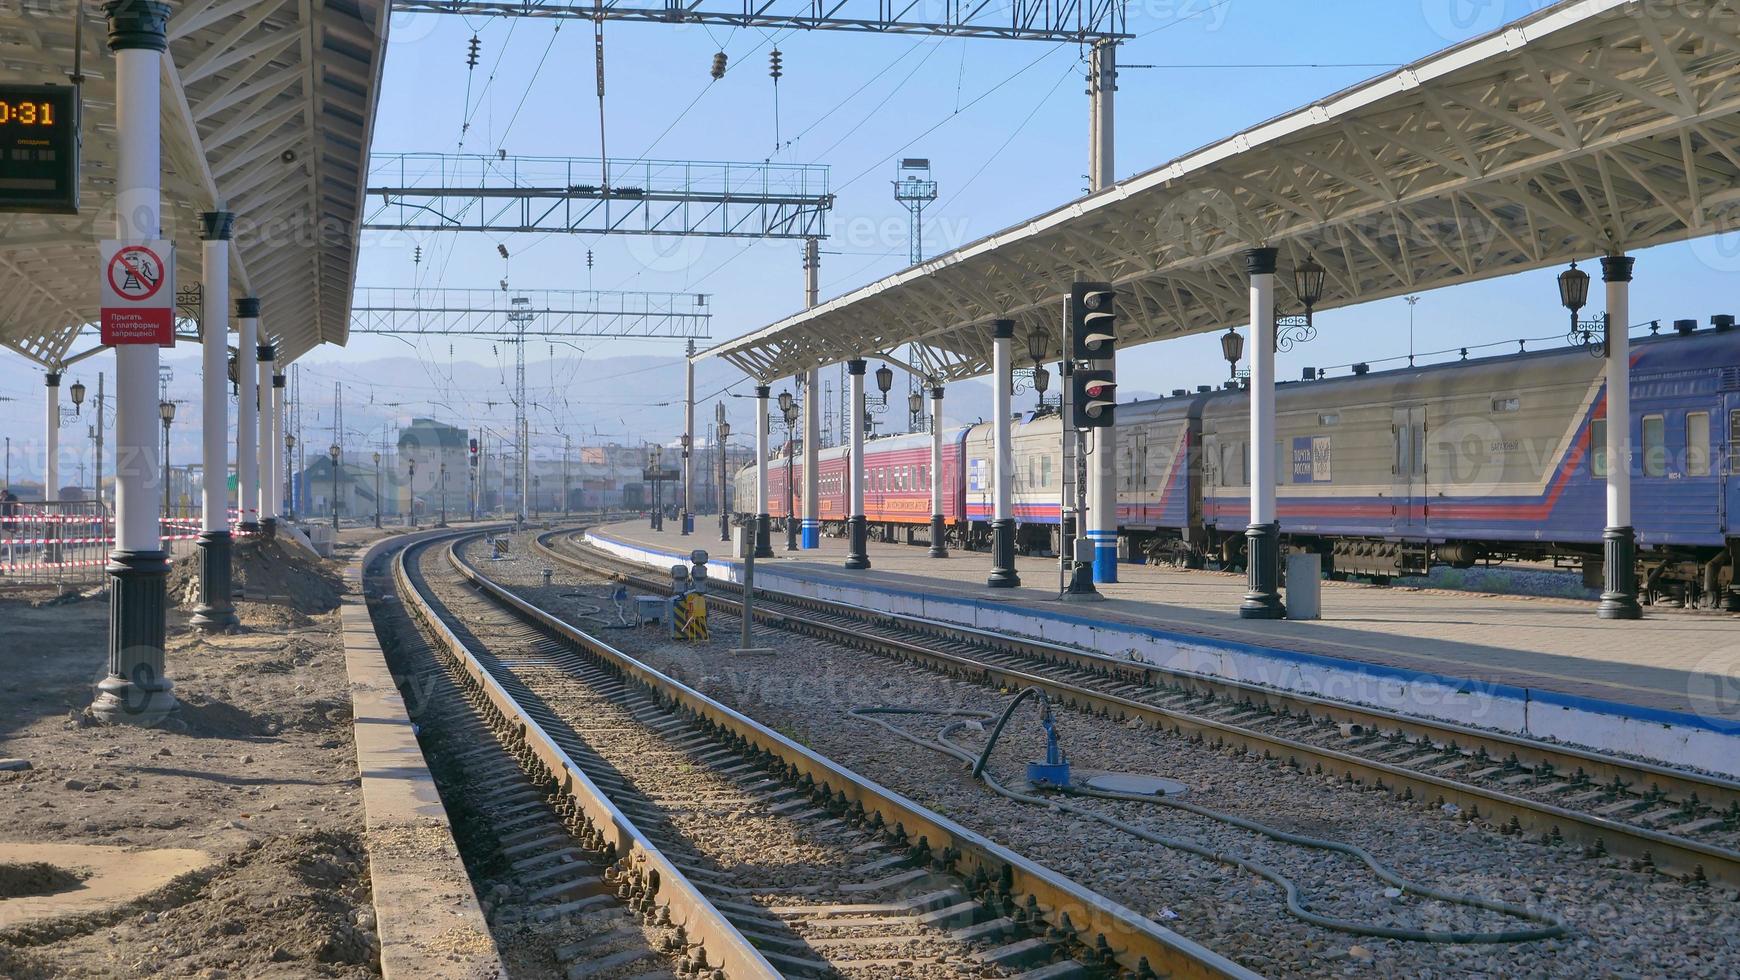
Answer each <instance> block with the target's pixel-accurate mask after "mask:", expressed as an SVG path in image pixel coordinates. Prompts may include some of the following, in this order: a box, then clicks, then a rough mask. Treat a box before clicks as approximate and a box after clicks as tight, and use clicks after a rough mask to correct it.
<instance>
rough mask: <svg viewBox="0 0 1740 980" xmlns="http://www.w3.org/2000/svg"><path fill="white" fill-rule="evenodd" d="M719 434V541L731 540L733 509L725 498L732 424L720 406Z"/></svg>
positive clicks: (722, 406)
mask: <svg viewBox="0 0 1740 980" xmlns="http://www.w3.org/2000/svg"><path fill="white" fill-rule="evenodd" d="M715 428H716V429H717V431H718V433H719V540H721V541H729V540H731V508H730V506H729V504H730V501H729V500H727V499H726V496H725V491H726V487H725V470H726V457H727V456H729V455H730V453H728V452H726V451H725V446H726V442H725V440H727V439H729V438H731V423H730V422H727V421H725V406H724V405H723V404H721V405H720V406H719V424H718V425H717V426H715Z"/></svg>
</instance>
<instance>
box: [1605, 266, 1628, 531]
mask: <svg viewBox="0 0 1740 980" xmlns="http://www.w3.org/2000/svg"><path fill="white" fill-rule="evenodd" d="M1616 258H1617V259H1619V261H1614V259H1616ZM1631 262H1632V260H1631V259H1630V258H1628V257H1625V256H1617V257H1616V256H1609V257H1608V258H1606V259H1603V260H1602V263H1601V269H1602V279H1603V280H1605V285H1606V286H1607V317H1608V323H1609V324H1610V329H1609V331H1608V336H1609V338H1610V341H1609V342H1610V346H1609V347H1608V350H1607V526H1608V527H1630V526H1631V462H1632V461H1631V338H1630V337H1629V336H1628V332H1627V330H1626V325H1627V324H1628V323H1630V322H1631Z"/></svg>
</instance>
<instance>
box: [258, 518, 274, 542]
mask: <svg viewBox="0 0 1740 980" xmlns="http://www.w3.org/2000/svg"><path fill="white" fill-rule="evenodd" d="M277 534H278V520H277V518H273V517H268V518H266V519H265V520H263V521H261V522H260V537H261V538H262V539H264V540H266V541H270V540H272V538H273V537H275V536H276V535H277Z"/></svg>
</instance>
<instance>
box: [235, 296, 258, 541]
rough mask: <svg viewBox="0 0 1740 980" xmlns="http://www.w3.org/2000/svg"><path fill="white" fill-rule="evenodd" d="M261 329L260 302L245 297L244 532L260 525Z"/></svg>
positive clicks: (240, 497)
mask: <svg viewBox="0 0 1740 980" xmlns="http://www.w3.org/2000/svg"><path fill="white" fill-rule="evenodd" d="M259 329H260V301H259V300H258V299H255V298H254V297H252V296H244V297H242V298H241V299H240V300H238V301H237V302H236V388H237V393H236V510H238V511H239V512H240V513H238V514H237V515H236V520H238V521H240V522H241V526H242V528H243V529H244V530H248V531H253V530H257V529H258V528H259V525H260V510H259V506H260V503H259V502H260V447H259V446H258V444H257V443H258V440H259V429H258V426H259V420H258V417H257V416H258V414H259V412H258V405H259V403H258V402H257V401H256V398H257V396H258V393H257V391H256V390H255V376H256V369H255V366H254V361H255V358H256V356H257V355H258V348H257V347H256V341H257V337H258V334H259Z"/></svg>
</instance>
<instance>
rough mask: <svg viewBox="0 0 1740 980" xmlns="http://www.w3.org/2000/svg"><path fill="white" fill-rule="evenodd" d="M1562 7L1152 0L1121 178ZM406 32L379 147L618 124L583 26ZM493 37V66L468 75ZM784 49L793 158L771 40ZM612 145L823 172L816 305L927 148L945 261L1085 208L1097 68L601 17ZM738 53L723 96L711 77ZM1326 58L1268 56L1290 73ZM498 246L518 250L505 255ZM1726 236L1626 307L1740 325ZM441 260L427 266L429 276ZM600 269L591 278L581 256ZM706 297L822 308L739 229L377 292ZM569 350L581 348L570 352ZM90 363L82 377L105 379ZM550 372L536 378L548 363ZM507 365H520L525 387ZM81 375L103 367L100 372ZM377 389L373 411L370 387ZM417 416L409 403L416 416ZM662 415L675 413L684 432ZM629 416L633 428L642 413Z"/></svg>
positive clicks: (1510, 305)
mask: <svg viewBox="0 0 1740 980" xmlns="http://www.w3.org/2000/svg"><path fill="white" fill-rule="evenodd" d="M1541 6H1544V4H1543V3H1541V2H1539V0H1527V2H1519V0H1508V2H1506V0H1321V2H1316V3H1301V2H1297V0H1224V2H1217V0H1136V2H1133V3H1132V6H1131V16H1130V29H1131V31H1132V32H1133V33H1136V34H1138V35H1140V36H1139V37H1138V38H1137V39H1136V40H1134V41H1131V42H1130V43H1128V44H1127V45H1125V46H1124V47H1123V48H1122V49H1121V50H1120V55H1119V58H1120V61H1121V63H1122V64H1123V65H1125V66H1132V65H1155V66H1158V67H1154V68H1135V67H1126V68H1125V69H1124V70H1123V71H1122V73H1121V76H1120V79H1119V85H1120V88H1119V92H1118V119H1117V153H1116V164H1117V166H1116V170H1117V174H1118V176H1119V177H1127V176H1129V175H1131V174H1134V173H1137V172H1140V171H1143V170H1147V169H1149V168H1152V167H1154V166H1156V165H1159V164H1161V163H1164V162H1165V161H1167V160H1169V159H1171V158H1173V157H1175V156H1178V155H1180V154H1182V153H1185V152H1187V151H1189V150H1191V149H1193V148H1196V147H1198V146H1201V145H1203V144H1205V143H1208V142H1210V141H1213V140H1215V139H1218V138H1221V137H1224V136H1227V135H1230V134H1231V133H1234V132H1236V131H1238V130H1240V129H1243V128H1245V127H1247V126H1249V125H1251V124H1253V123H1256V122H1260V121H1262V120H1264V119H1266V118H1269V117H1271V116H1274V115H1277V114H1280V113H1283V112H1286V111H1288V110H1290V109H1293V108H1296V107H1297V106H1299V105H1301V104H1304V103H1306V102H1309V101H1311V100H1313V99H1315V98H1319V97H1321V96H1324V95H1327V94H1330V93H1332V92H1334V91H1336V90H1338V89H1340V88H1343V87H1345V86H1347V85H1349V84H1352V83H1354V82H1357V81H1359V80H1361V79H1364V78H1367V77H1370V76H1372V75H1375V74H1381V73H1383V72H1384V71H1385V70H1386V67H1387V66H1391V65H1397V64H1401V63H1405V62H1407V61H1411V60H1413V59H1416V58H1420V57H1422V56H1425V55H1428V54H1431V53H1432V52H1434V51H1437V50H1439V49H1442V48H1444V47H1446V46H1448V45H1450V44H1453V43H1455V42H1457V41H1461V40H1464V39H1466V38H1468V37H1471V36H1475V35H1478V34H1481V33H1484V32H1486V31H1488V30H1490V29H1492V28H1494V27H1497V26H1499V25H1500V24H1502V23H1503V22H1505V21H1508V20H1512V19H1515V18H1517V17H1521V16H1524V15H1526V14H1528V13H1530V12H1532V11H1534V10H1536V9H1539V8H1540V7H1541ZM557 23H558V22H554V21H540V20H511V19H488V18H484V19H473V20H469V21H462V20H460V19H457V18H441V17H435V16H432V15H419V16H404V15H400V16H398V17H396V18H395V22H394V25H393V40H392V45H391V48H390V51H389V55H388V59H387V69H386V80H385V87H384V92H383V97H382V101H381V106H380V116H379V121H378V123H377V128H376V132H375V144H374V146H375V151H376V152H377V153H378V154H386V153H393V152H402V151H445V152H452V151H455V150H458V149H460V147H461V140H462V127H463V125H464V123H465V121H466V120H467V119H469V120H470V126H469V128H468V129H465V131H464V133H463V149H464V150H465V151H466V152H478V153H494V152H496V151H497V150H505V151H507V152H508V153H511V154H526V155H538V154H548V155H573V156H596V155H597V154H598V151H599V146H598V142H599V132H598V129H599V123H598V115H597V101H596V97H595V89H594V81H593V76H594V61H593V53H592V25H591V24H590V23H587V22H580V21H569V22H565V23H562V24H561V26H560V29H559V31H558V29H557ZM473 31H475V32H476V34H477V36H478V38H479V40H480V42H481V60H480V64H479V66H478V68H477V69H476V70H475V71H468V70H467V69H466V66H465V50H466V42H467V39H468V38H470V37H471V36H472V33H473ZM774 46H777V47H778V49H779V50H780V52H781V54H782V56H783V60H784V70H785V74H784V77H783V78H782V79H781V80H780V82H779V91H778V131H779V134H780V137H781V140H782V141H781V142H780V143H779V144H778V145H776V143H775V135H774V134H775V109H774V84H773V82H772V80H771V79H770V78H769V77H768V72H767V57H768V52H769V50H770V49H771V48H772V47H774ZM605 50H606V72H607V98H606V108H605V111H606V134H607V140H608V148H609V151H610V155H611V156H612V158H620V157H625V156H626V157H630V158H640V157H648V158H657V159H677V160H682V159H693V160H729V161H760V160H764V159H771V160H774V161H776V162H782V163H787V162H789V163H817V164H825V165H827V166H829V167H830V168H831V183H832V187H833V189H834V191H835V192H836V193H837V194H838V203H837V205H836V207H835V210H834V212H833V215H832V217H831V220H830V230H831V232H832V237H830V238H829V239H828V240H827V241H825V242H824V243H823V256H822V277H821V281H822V294H823V296H824V298H825V297H828V296H833V295H837V294H839V293H842V292H845V291H848V290H850V289H851V288H854V287H856V286H859V285H862V284H864V283H866V282H869V281H871V280H873V279H875V278H878V277H880V276H883V275H886V274H888V273H891V272H894V271H897V270H899V269H901V268H904V267H905V266H906V264H907V259H906V231H905V219H906V215H905V211H904V210H903V209H902V208H901V207H900V206H899V205H898V204H897V203H896V202H895V201H894V200H893V196H892V189H891V186H890V181H891V180H892V179H893V177H894V167H895V162H896V160H898V158H900V157H902V156H923V157H928V158H929V159H930V160H931V162H932V166H933V176H934V178H935V179H936V180H937V181H938V183H939V184H940V197H939V200H938V201H937V202H936V203H935V204H934V205H933V206H932V207H931V209H930V210H929V211H928V212H927V216H926V217H927V229H928V235H927V242H926V251H927V254H935V253H936V252H938V251H941V250H944V249H946V248H948V247H950V246H954V245H958V244H962V243H964V242H966V241H970V240H973V239H976V238H979V237H981V236H984V235H986V234H989V233H992V232H994V231H997V230H998V229H1000V228H1003V227H1006V226H1008V225H1011V224H1014V223H1016V222H1019V221H1021V220H1023V219H1025V218H1028V217H1030V216H1032V215H1034V214H1037V213H1039V212H1041V211H1044V210H1047V209H1049V208H1052V207H1055V206H1057V205H1059V204H1061V203H1063V202H1065V201H1067V200H1069V199H1071V198H1073V197H1076V196H1078V195H1079V194H1080V193H1081V192H1082V190H1083V186H1084V182H1085V178H1084V177H1083V176H1082V175H1083V174H1085V173H1086V170H1087V132H1088V112H1087V98H1086V96H1085V94H1084V88H1085V83H1084V80H1083V71H1084V68H1085V65H1084V63H1083V62H1082V60H1081V54H1082V53H1081V52H1080V51H1079V50H1078V49H1077V48H1076V47H1074V46H1054V45H1045V44H1040V43H1034V42H1009V41H972V40H935V39H922V38H912V37H901V36H892V35H891V36H876V35H866V34H847V33H836V32H808V33H798V34H793V33H784V32H781V33H775V32H761V31H752V30H732V29H703V28H700V27H694V26H682V27H673V26H667V25H653V24H627V23H609V24H607V25H606V26H605ZM720 50H723V51H725V52H726V54H727V55H728V56H729V59H730V68H729V70H728V72H727V74H726V76H725V78H724V79H723V80H720V81H717V82H715V81H713V80H711V79H710V77H709V75H708V67H709V65H710V63H711V61H712V58H713V55H714V54H715V52H718V51H720ZM1300 63H1303V64H1310V65H1317V66H1331V67H1308V68H1291V67H1247V66H1274V65H1291V64H1300ZM497 244H503V245H505V246H506V247H507V248H508V249H509V252H510V254H511V256H512V258H511V260H510V261H509V262H508V263H503V261H502V260H501V258H500V257H499V255H498V254H497V252H496V246H497ZM1731 244H1732V243H1730V242H1726V241H1724V242H1704V243H1701V244H1697V245H1678V246H1666V247H1661V248H1657V249H1653V250H1650V251H1648V252H1644V253H1640V254H1639V256H1638V266H1637V280H1636V283H1635V285H1634V290H1633V299H1632V311H1633V318H1634V319H1637V320H1645V319H1650V318H1655V317H1660V318H1663V319H1672V318H1675V317H1687V316H1695V317H1699V318H1706V317H1707V316H1708V315H1709V314H1711V313H1717V312H1735V310H1734V309H1733V307H1735V306H1740V304H1736V303H1734V302H1733V300H1732V298H1731V297H1730V296H1729V295H1728V293H1727V289H1728V285H1729V282H1730V281H1731V278H1732V275H1731V274H1732V273H1733V272H1734V271H1735V270H1736V269H1740V255H1736V252H1737V251H1740V249H1736V248H1732V247H1728V246H1730V245H1731ZM417 245H421V246H422V249H423V255H424V262H423V263H422V265H421V266H417V265H415V264H414V263H413V262H412V249H413V247H414V246H417ZM588 249H590V250H591V251H592V252H593V253H594V259H595V268H594V269H593V270H592V272H591V275H590V280H588V277H587V274H586V271H585V256H586V252H587V250H588ZM1553 274H1554V273H1553V272H1552V271H1540V272H1534V273H1527V274H1523V275H1520V276H1514V277H1510V278H1507V279H1503V280H1498V281H1494V282H1490V283H1484V284H1475V285H1468V286H1460V287H1455V288H1453V289H1448V290H1444V291H1440V292H1433V293H1428V294H1426V295H1425V296H1424V298H1423V299H1422V300H1421V301H1420V303H1419V305H1418V307H1417V308H1416V310H1415V316H1416V338H1417V339H1416V348H1417V349H1418V350H1421V351H1429V350H1439V349H1446V348H1455V347H1459V346H1462V345H1465V344H1477V343H1481V342H1486V341H1498V340H1506V339H1510V338H1515V337H1523V336H1528V337H1539V336H1546V335H1552V334H1557V333H1562V320H1563V314H1562V312H1561V311H1560V308H1559V306H1558V303H1557V300H1556V292H1555V289H1554V286H1553V283H1552V276H1553ZM504 275H505V276H506V277H507V278H508V279H509V280H510V282H511V283H512V284H514V285H517V286H520V287H524V288H577V289H584V288H589V287H590V288H598V289H646V290H673V291H696V292H708V293H711V294H713V296H714V300H713V309H714V314H715V317H714V334H715V337H717V338H724V337H729V336H735V335H737V334H740V333H743V332H746V331H749V330H753V329H756V328H759V327H762V326H764V325H766V324H767V323H769V322H772V321H774V320H776V319H778V318H780V317H782V316H784V315H786V314H789V313H791V312H794V311H795V310H797V309H799V308H800V306H801V304H802V292H801V285H802V271H801V266H800V245H799V243H798V242H795V241H781V242H760V241H743V240H720V239H672V238H647V237H632V236H623V237H611V238H591V237H585V236H507V237H505V238H503V239H502V240H501V241H500V242H499V243H498V241H497V240H496V239H494V238H491V237H489V236H484V235H476V234H471V235H451V234H450V235H423V236H421V237H410V236H404V235H396V234H394V235H381V234H373V235H371V236H370V238H369V239H368V242H367V247H366V248H365V250H364V252H363V257H362V262H361V268H360V270H359V274H358V284H359V285H400V286H408V285H412V284H413V283H416V282H419V281H420V282H421V284H422V285H423V286H436V285H440V286H447V287H480V288H494V287H495V286H496V285H497V283H498V282H499V280H501V279H502V278H503V277H504ZM1318 326H1319V329H1320V332H1321V336H1320V338H1319V339H1318V340H1317V341H1316V342H1314V343H1312V344H1310V345H1308V346H1306V347H1303V348H1301V349H1299V350H1298V351H1296V352H1293V353H1291V354H1287V355H1283V356H1282V358H1281V362H1280V368H1279V370H1280V374H1281V376H1282V377H1297V376H1298V371H1299V368H1300V367H1302V366H1305V365H1340V364H1346V363H1349V362H1352V361H1355V360H1374V359H1378V358H1382V357H1385V356H1401V355H1405V354H1406V353H1407V351H1408V307H1407V304H1406V303H1405V302H1403V300H1401V299H1399V298H1398V299H1394V300H1388V301H1383V302H1379V303H1373V304H1370V305H1367V306H1365V307H1360V308H1356V309H1351V310H1340V311H1333V312H1331V313H1328V314H1325V315H1323V316H1321V317H1320V318H1319V321H1318ZM582 346H584V347H585V348H586V356H587V357H588V358H598V357H607V356H616V355H624V354H643V355H644V354H653V355H661V354H675V353H677V348H676V346H675V345H674V344H672V343H669V342H666V343H663V344H659V343H649V342H593V341H588V342H584V343H583V344H582ZM410 352H411V351H410V349H409V348H407V347H406V345H405V344H404V343H401V342H398V341H395V340H391V339H385V338H365V337H359V338H356V339H355V340H353V342H352V344H351V346H350V347H349V348H348V349H346V350H344V351H333V350H321V351H316V352H313V353H311V354H309V355H308V356H307V357H306V358H305V359H304V361H305V363H306V364H307V365H308V368H307V374H306V375H305V377H306V378H307V379H308V381H309V383H310V384H311V385H313V386H314V387H316V388H318V387H322V386H324V387H325V388H326V389H330V387H331V385H330V379H331V378H333V377H335V376H339V375H341V374H342V375H345V376H349V377H353V378H354V377H355V375H354V374H352V373H351V372H350V371H347V370H345V369H343V368H341V367H339V366H337V365H335V364H334V363H333V362H335V361H338V360H342V361H350V362H359V361H366V360H369V359H373V358H380V357H389V356H402V355H405V354H408V353H410ZM557 352H558V354H559V355H561V356H567V355H570V354H572V352H571V351H568V350H566V349H563V348H557ZM420 353H421V354H422V355H423V356H424V357H425V358H427V359H428V360H429V361H430V362H431V367H430V368H428V369H427V370H425V372H424V375H425V376H423V377H410V378H404V377H393V378H369V379H368V380H370V381H371V382H372V383H373V384H374V385H375V386H376V391H375V393H374V394H375V398H376V400H377V401H381V402H385V401H392V400H405V399H413V398H426V397H430V393H431V391H432V390H434V389H437V388H443V389H448V390H447V391H446V392H445V394H447V395H449V396H457V397H459V398H461V399H463V400H466V401H467V402H470V401H473V400H475V401H477V402H479V403H481V402H482V401H483V400H486V399H493V400H499V399H500V398H501V392H500V388H499V382H498V380H497V379H498V377H499V375H498V372H497V371H495V370H490V371H489V372H488V377H485V378H482V379H480V380H478V381H476V382H472V383H468V381H467V379H465V378H448V377H446V376H445V375H444V372H443V371H441V370H439V369H438V368H437V367H436V366H435V365H436V364H439V365H443V366H444V365H445V363H446V362H447V360H448V357H449V351H448V348H447V344H446V343H445V342H440V343H426V344H425V345H424V346H423V347H422V348H421V349H420ZM503 355H504V351H503V350H502V349H499V348H496V349H492V347H491V345H490V344H488V343H480V342H461V343H459V344H456V345H455V347H454V349H453V352H452V356H453V358H454V359H455V360H456V361H459V362H464V361H467V360H470V361H475V362H479V363H483V364H487V365H496V364H498V363H500V362H501V359H502V357H503ZM97 368H98V365H94V364H93V365H91V367H90V370H88V371H86V372H85V373H87V374H94V372H95V370H96V369H97ZM1225 371H1226V368H1225V365H1224V362H1222V361H1221V360H1220V353H1219V345H1218V343H1217V342H1216V340H1215V339H1214V338H1213V337H1198V338H1191V339H1185V340H1177V341H1169V342H1165V343H1162V344H1155V345H1149V346H1147V347H1143V348H1135V349H1128V350H1125V351H1122V352H1120V374H1121V380H1122V382H1123V384H1124V387H1125V389H1126V390H1131V389H1140V390H1166V389H1170V388H1174V387H1184V386H1193V385H1195V384H1198V383H1207V382H1212V381H1216V380H1219V379H1220V378H1222V377H1224V376H1225ZM536 373H541V372H536ZM508 374H509V376H511V371H509V372H508ZM86 380H87V383H88V381H89V380H90V379H88V378H87V379H86ZM40 384H41V381H40V374H39V373H38V372H35V371H33V370H30V369H28V368H26V367H25V366H24V364H23V362H22V360H21V359H19V358H16V357H12V356H10V355H7V356H5V357H4V359H3V360H0V396H12V397H14V398H21V399H23V400H22V401H19V402H0V417H3V418H5V419H6V420H7V428H8V430H9V431H13V432H17V431H20V430H21V429H22V431H25V432H31V433H34V432H36V431H39V427H40V421H39V419H40V410H39V408H38V405H39V393H40ZM679 384H680V373H679V372H677V371H675V370H671V371H666V372H651V373H647V374H643V375H640V376H637V377H636V379H635V384H634V388H633V391H632V392H628V394H629V395H631V396H632V397H644V398H647V399H648V400H662V399H665V398H667V397H672V396H680V391H679V389H678V385H679ZM359 397H360V395H359ZM407 411H409V410H407ZM666 421H668V420H666ZM628 423H629V424H630V425H633V424H635V423H636V420H635V419H629V420H628Z"/></svg>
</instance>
